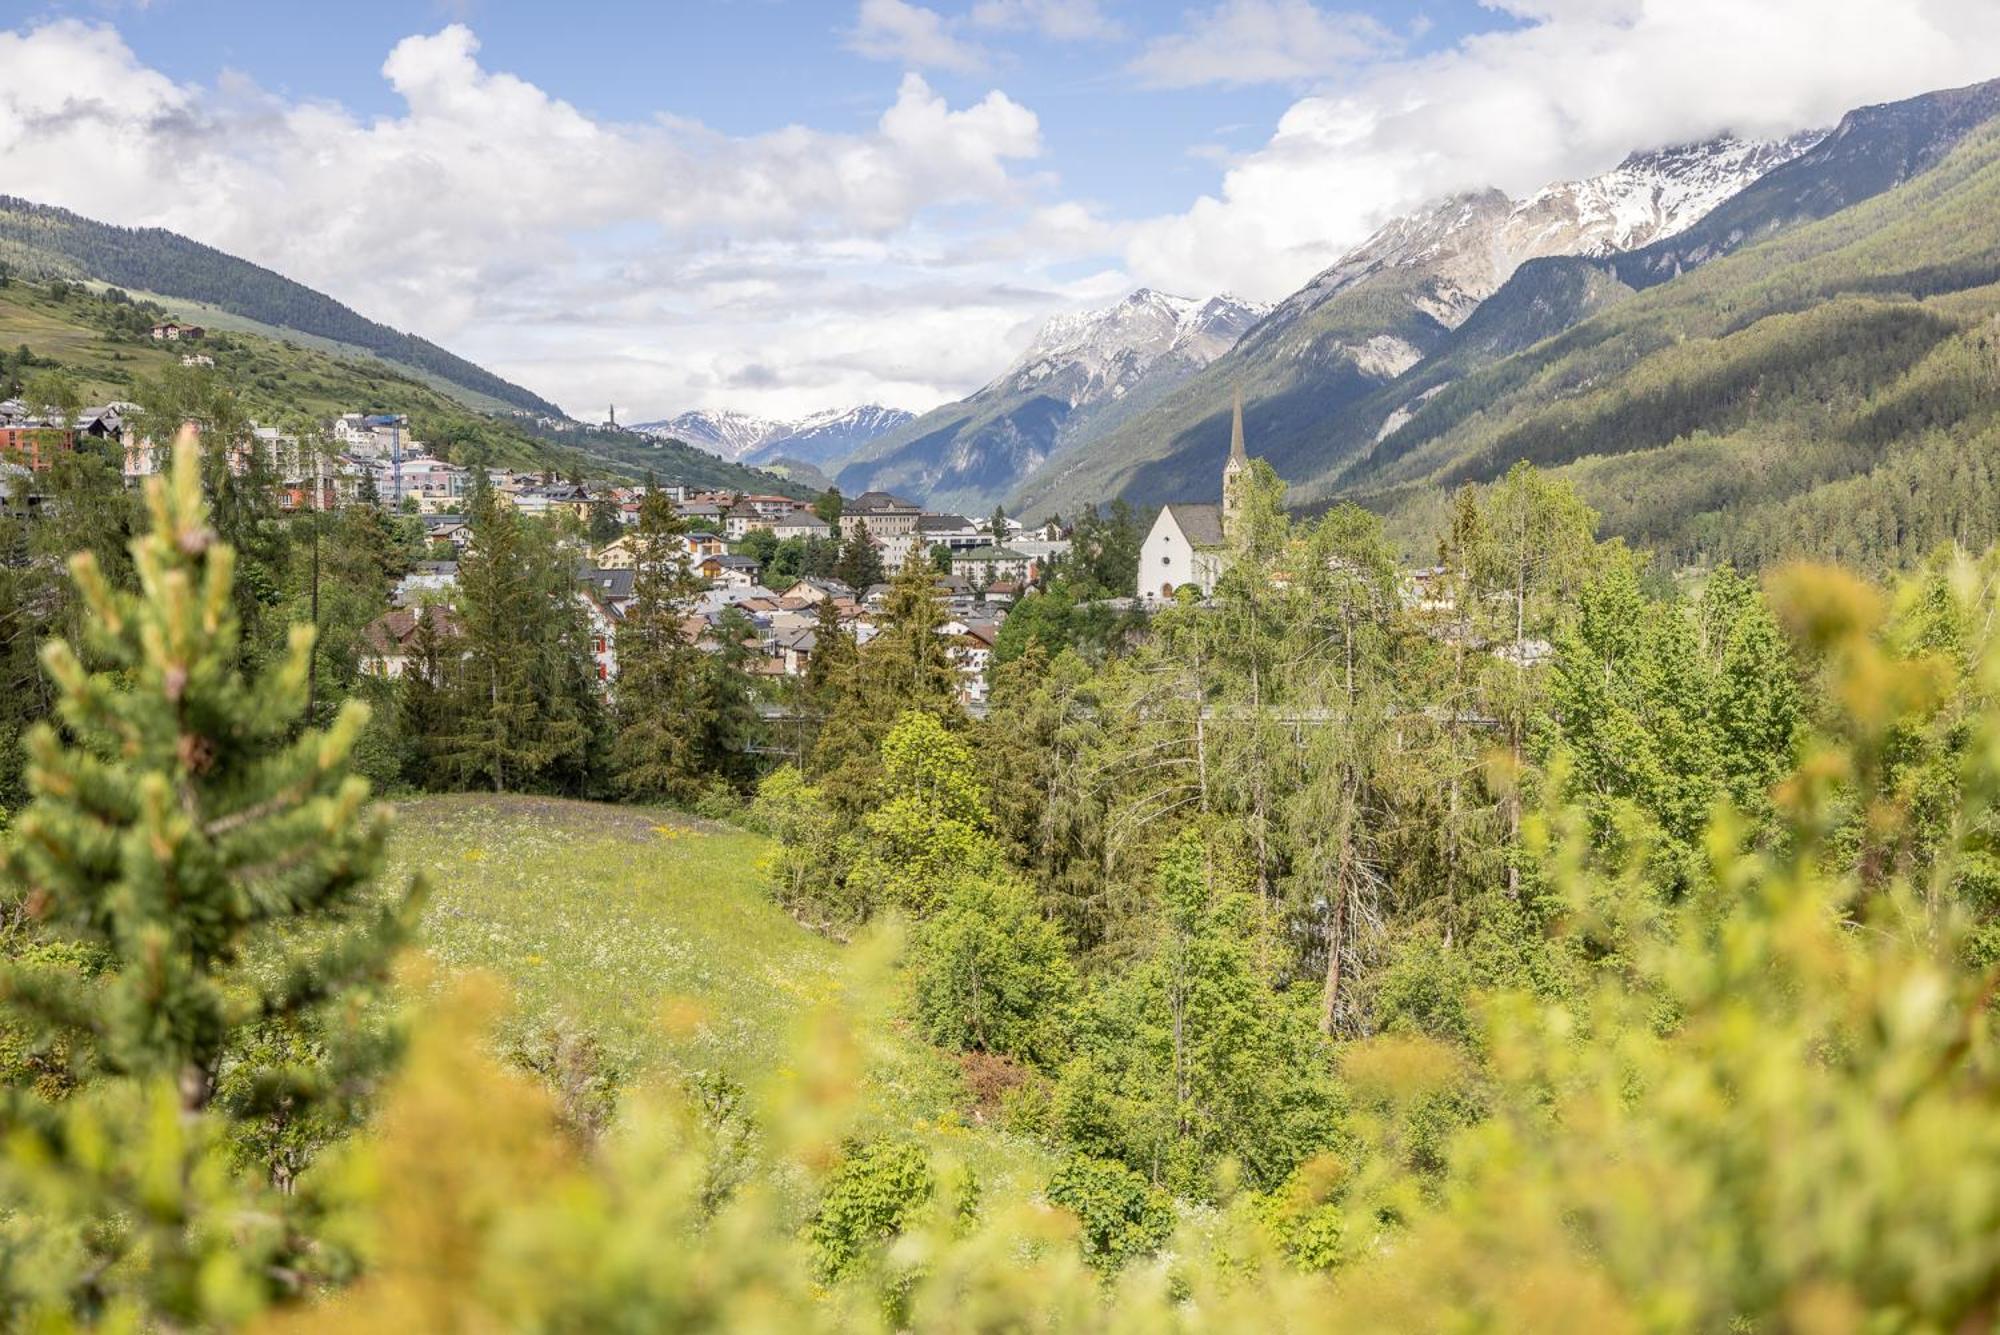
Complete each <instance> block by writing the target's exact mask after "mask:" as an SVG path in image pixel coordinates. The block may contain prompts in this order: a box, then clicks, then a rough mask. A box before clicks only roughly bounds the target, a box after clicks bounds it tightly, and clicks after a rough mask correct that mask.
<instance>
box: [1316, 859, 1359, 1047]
mask: <svg viewBox="0 0 2000 1335" xmlns="http://www.w3.org/2000/svg"><path fill="white" fill-rule="evenodd" d="M1353 865H1354V825H1353V822H1352V820H1351V819H1350V821H1349V823H1348V825H1347V828H1346V829H1345V830H1343V831H1342V833H1341V837H1340V865H1339V868H1338V870H1337V871H1336V872H1335V873H1334V886H1333V903H1332V904H1331V905H1330V906H1329V908H1330V909H1331V912H1330V914H1329V916H1328V921H1327V929H1326V986H1325V989H1324V991H1323V992H1322V993H1321V995H1320V1003H1319V1031H1320V1032H1321V1033H1322V1034H1328V1035H1331V1034H1332V1033H1333V1017H1334V1014H1335V1012H1336V1011H1337V1010H1338V1008H1339V1005H1340V952H1341V948H1342V947H1343V946H1345V945H1346V943H1347V887H1348V882H1349V879H1350V877H1351V875H1352V872H1353Z"/></svg>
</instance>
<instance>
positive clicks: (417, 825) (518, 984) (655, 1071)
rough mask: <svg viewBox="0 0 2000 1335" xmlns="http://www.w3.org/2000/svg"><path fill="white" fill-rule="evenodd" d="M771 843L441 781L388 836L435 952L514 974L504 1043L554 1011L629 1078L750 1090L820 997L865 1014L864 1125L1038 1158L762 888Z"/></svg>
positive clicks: (982, 1159) (551, 1020)
mask: <svg viewBox="0 0 2000 1335" xmlns="http://www.w3.org/2000/svg"><path fill="white" fill-rule="evenodd" d="M769 847H770V846H769V844H768V843H767V842H766V841H765V840H763V839H761V838H759V837H758V836H756V835H752V834H747V833H744V832H743V831H740V830H736V829H733V828H731V827H729V826H725V825H717V824H712V823H709V822H703V821H697V820H693V819H691V818H688V817H685V816H679V815H675V814H672V813H666V812H659V811H649V810H642V809H636V808H631V807H616V806H605V805H600V804H596V803H589V802H566V801H559V800H553V799H546V798H528V797H487V796H471V795H454V796H449V797H434V798H423V799H418V800H414V801H409V802H405V803H401V804H399V806H398V814H397V829H396V833H395V835H394V838H393V840H392V843H391V850H390V854H391V864H392V873H393V874H394V875H396V876H399V877H402V876H408V875H410V874H411V873H422V875H423V876H424V877H425V879H426V881H427V882H428V883H429V886H430V895H431V898H430V903H429V906H428V908H427V910H426V912H425V916H424V933H425V937H426V941H425V944H426V945H427V947H428V948H429V950H430V952H431V954H432V955H433V956H435V957H436V958H437V959H438V960H439V961H440V962H441V963H442V964H443V965H444V966H445V969H446V970H447V971H450V970H458V969H482V970H486V971H490V972H492V973H496V974H498V975H500V976H501V977H503V978H505V979H506V980H508V982H509V983H510V984H511V985H512V988H513V990H514V997H515V1002H516V1005H515V1010H514V1013H513V1014H512V1015H511V1016H510V1018H509V1019H508V1020H507V1021H506V1022H505V1030H504V1032H503V1033H502V1034H501V1035H500V1040H501V1041H502V1042H503V1043H514V1042H519V1041H522V1040H523V1039H532V1038H533V1037H534V1036H535V1035H537V1034H539V1033H541V1032H544V1031H545V1030H546V1029H547V1028H548V1027H549V1026H550V1025H553V1024H563V1025H567V1026H570V1027H572V1028H581V1029H583V1030H586V1031H588V1032H589V1033H590V1034H592V1035H594V1036H595V1037H596V1038H597V1039H598V1041H599V1042H600V1043H602V1044H603V1045H604V1047H605V1049H606V1051H607V1053H608V1054H609V1055H610V1056H611V1058H612V1059H613V1060H614V1061H615V1062H616V1063H618V1065H619V1066H620V1067H622V1068H624V1069H625V1070H626V1071H628V1072H629V1073H630V1075H631V1077H632V1078H633V1079H636V1080H644V1079H645V1078H646V1077H647V1076H649V1075H655V1076H657V1075H660V1074H667V1073H677V1074H687V1073H693V1072H721V1073H724V1074H727V1075H729V1076H731V1077H732V1078H734V1079H736V1080H738V1081H740V1082H741V1083H743V1084H744V1085H745V1086H746V1087H749V1088H751V1089H753V1090H754V1089H756V1088H758V1087H759V1082H763V1081H768V1080H773V1079H775V1080H787V1079H790V1078H792V1077H793V1070H792V1067H793V1066H794V1065H795V1064H796V1062H797V1059H798V1055H799V1048H798V1046H797V1043H798V1038H799V1035H800V1033H801V1030H802V1026H804V1025H805V1023H806V1022H807V1020H808V1018H809V1017H810V1016H811V1015H812V1014H813V1012H814V1011H815V1010H816V1009H817V1008H819V1007H820V1006H821V1005H822V1004H823V1003H828V1002H832V1003H834V1004H836V1005H838V1006H840V1007H842V1008H843V1009H844V1010H846V1011H848V1012H849V1014H850V1015H851V1018H852V1019H853V1021H854V1023H855V1025H856V1028H857V1030H858V1031H859V1037H860V1039H861V1043H860V1045H859V1046H860V1048H861V1050H862V1051H863V1053H864V1054H865V1057H864V1061H865V1065H866V1071H867V1075H866V1079H865V1081H864V1083H863V1087H862V1094H861V1107H862V1111H861V1120H862V1123H863V1125H864V1126H865V1127H866V1128H867V1129H870V1130H874V1131H881V1132H889V1133H895V1134H903V1135H912V1136H915V1137H917V1138H919V1139H922V1140H925V1141H927V1142H929V1143H932V1144H942V1143H948V1144H950V1145H951V1147H952V1148H953V1149H955V1150H956V1151H957V1152H958V1153H960V1154H961V1155H963V1156H964V1157H965V1159H966V1160H967V1161H968V1162H969V1163H971V1164H972V1165H973V1167H974V1168H975V1169H976V1170H977V1171H978V1172H979V1174H980V1176H981V1178H982V1179H983V1180H985V1181H987V1182H989V1183H994V1184H998V1183H1000V1182H1002V1181H1005V1180H1009V1179H1014V1178H1016V1177H1017V1176H1019V1175H1026V1176H1030V1177H1032V1176H1034V1175H1036V1174H1040V1173H1045V1172H1046V1165H1045V1163H1044V1162H1043V1160H1042V1156H1041V1155H1040V1154H1039V1152H1038V1151H1036V1150H1035V1148H1034V1147H1033V1146H1032V1145H1029V1144H1027V1143H1025V1142H1021V1141H1019V1140H1018V1139H1017V1138H1014V1137H1009V1136H1004V1135H1002V1134H1001V1133H999V1132H997V1131H995V1130H990V1129H988V1128H986V1127H981V1126H976V1125H974V1124H973V1122H972V1120H971V1119H970V1118H969V1116H968V1114H967V1112H966V1107H967V1100H966V1096H965V1090H964V1084H963V1081H962V1079H961V1077H960V1074H959V1071H958V1067H957V1065H956V1063H955V1062H953V1061H951V1060H950V1059H948V1058H947V1057H945V1056H944V1055H942V1054H940V1053H938V1052H936V1051H935V1050H934V1049H931V1048H930V1047H928V1046H927V1045H925V1044H923V1043H921V1042H920V1041H918V1040H917V1039H916V1038H915V1037H913V1036H911V1035H910V1034H908V1033H906V1032H904V1029H903V1026H902V1025H901V1023H900V1022H899V1021H897V1020H896V1019H895V1018H894V1017H893V1014H892V1013H890V1012H892V1011H893V1007H892V1006H890V1005H887V1004H885V1003H886V1002H888V1001H891V1000H892V998H886V997H882V996H881V995H880V989H876V988H869V987H867V986H865V985H860V984H858V983H857V980H856V979H855V978H854V977H853V976H852V975H853V970H852V968H851V967H850V964H851V958H850V957H851V955H852V954H853V952H852V950H851V948H848V947H842V946H839V945H836V944H834V943H832V942H830V941H827V940H825V939H823V938H821V937H818V936H815V935H813V934H812V933H810V932H807V931H806V930H804V929H803V928H801V927H799V926H798V925H797V924H796V923H794V922H793V921H792V920H791V919H790V918H789V917H787V916H786V915H785V914H784V913H783V912H782V911H780V910H779V909H778V908H777V907H776V906H775V905H774V904H773V903H772V902H771V901H770V899H769V897H768V896H767V895H766V894H765V892H764V880H763V873H762V872H761V870H760V869H759V865H758V864H759V861H760V859H761V858H762V857H763V856H764V855H765V854H766V853H767V852H768V851H769Z"/></svg>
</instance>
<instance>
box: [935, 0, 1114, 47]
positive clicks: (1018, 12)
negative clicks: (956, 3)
mask: <svg viewBox="0 0 2000 1335" xmlns="http://www.w3.org/2000/svg"><path fill="white" fill-rule="evenodd" d="M972 21H973V22H974V23H975V24H978V25H979V26H980V27H983V28H1032V29H1033V30H1034V31H1036V32H1038V33H1040V34H1041V35H1042V36H1044V37H1047V38H1049V39H1050V40H1052V41H1058V42H1076V41H1086V40H1089V39H1093V38H1105V37H1116V36H1117V35H1118V34H1119V33H1120V32H1121V31H1122V29H1121V27H1120V25H1119V24H1118V22H1117V21H1116V20H1114V19H1113V18H1112V17H1111V16H1110V15H1108V14H1106V13H1105V12H1104V9H1103V7H1102V6H1101V5H1100V4H1099V3H1098V0H978V3H977V4H975V5H973V7H972Z"/></svg>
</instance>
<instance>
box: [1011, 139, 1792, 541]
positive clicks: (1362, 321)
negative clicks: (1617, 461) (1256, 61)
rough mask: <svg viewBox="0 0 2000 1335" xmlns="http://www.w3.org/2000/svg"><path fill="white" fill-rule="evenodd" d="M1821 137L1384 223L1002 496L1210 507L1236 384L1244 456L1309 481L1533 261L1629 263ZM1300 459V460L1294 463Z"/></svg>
mask: <svg viewBox="0 0 2000 1335" xmlns="http://www.w3.org/2000/svg"><path fill="white" fill-rule="evenodd" d="M1817 138H1819V136H1818V135H1814V134H1806V135H1799V136H1795V137H1792V138H1789V139H1784V140H1778V141H1763V140H1749V139H1742V138H1738V137H1735V136H1722V137H1720V138H1717V139H1713V140H1710V141H1707V142H1705V143H1700V144H1692V145H1684V146H1680V147H1675V148H1667V149H1661V150H1657V151H1649V152H1643V153H1635V154H1633V155H1631V156H1630V157H1628V158H1626V160H1625V161H1624V162H1622V163H1620V164H1619V165H1618V166H1617V167H1614V168H1612V169H1611V170H1610V171H1607V172H1604V173H1602V174H1600V175H1597V176H1592V177H1587V178H1585V179H1582V180H1577V181H1565V182H1561V183H1558V184H1555V185H1551V186H1548V187H1546V188H1544V189H1542V190H1538V191H1536V192H1534V193H1533V194H1531V195H1529V196H1528V197H1526V198H1524V199H1515V198H1512V197H1511V196H1509V195H1508V194H1506V193H1505V192H1504V191H1501V190H1497V189H1486V190H1475V191H1468V192H1465V193H1463V194H1457V195H1452V196H1450V197H1448V198H1445V199H1440V200H1436V201H1434V202H1432V203H1430V204H1428V205H1426V206H1424V207H1422V208H1419V209H1417V210H1415V211H1413V212H1411V213H1408V214H1405V215H1403V216H1402V217H1399V218H1395V219H1392V220H1391V221H1389V222H1388V223H1386V224H1384V225H1383V226H1382V227H1380V228H1379V229H1377V231H1376V232H1375V234H1374V235H1372V236H1370V237H1369V238H1367V239H1366V240H1365V241H1363V242H1362V243H1361V244H1360V245H1358V246H1356V247H1355V248H1354V249H1353V250H1351V251H1349V252H1348V253H1347V254H1346V255H1343V256H1342V257H1341V258H1340V259H1339V260H1338V261H1337V262H1335V263H1334V264H1333V265H1331V266H1329V267H1328V268H1327V269H1325V270H1324V271H1322V272H1321V273H1320V274H1318V275H1317V276H1316V277H1314V278H1313V279H1312V281H1311V282H1309V283H1307V284H1306V285H1305V286H1304V287H1302V288H1300V289H1299V290H1298V291H1297V292H1294V293H1293V294H1292V295H1291V296H1289V297H1287V298H1285V299H1284V300H1283V301H1282V302H1280V303H1278V305H1277V306H1276V307H1275V308H1274V309H1273V310H1272V311H1271V313H1270V314H1269V316H1267V317H1266V318H1265V319H1263V320H1262V321H1260V322H1258V323H1257V324H1256V325H1255V326H1254V327H1252V328H1251V329H1250V330H1249V331H1248V332H1246V333H1245V334H1244V335H1243V336H1242V337H1241V338H1240V339H1239V340H1238V341H1237V342H1236V344H1235V346H1234V347H1233V348H1231V349H1230V350H1229V351H1228V352H1227V353H1225V354H1223V355H1222V356H1220V357H1218V358H1216V359H1215V360H1214V361H1212V362H1211V363H1210V364H1209V365H1208V366H1207V367H1206V368H1205V369H1203V370H1202V371H1200V372H1198V373H1196V374H1194V375H1192V376H1189V377H1187V378H1186V379H1185V383H1183V384H1182V385H1181V386H1180V387H1179V388H1178V389H1176V391H1175V392H1174V393H1173V394H1171V395H1170V396H1168V397H1166V398H1165V399H1162V400H1160V401H1158V402H1155V403H1153V404H1152V405H1151V406H1150V407H1149V408H1148V409H1147V410H1146V411H1143V412H1136V413H1127V414H1123V415H1121V416H1117V417H1107V418H1105V419H1103V420H1102V421H1101V422H1099V423H1097V424H1095V425H1094V427H1093V429H1090V430H1089V431H1088V432H1087V433H1078V434H1075V435H1072V437H1071V438H1070V439H1069V441H1068V442H1067V443H1068V448H1067V449H1065V451H1064V452H1063V453H1062V454H1061V456H1060V457H1059V458H1056V459H1055V460H1054V461H1053V462H1051V463H1049V464H1047V465H1045V466H1044V467H1042V468H1041V469H1040V470H1039V471H1038V473H1037V474H1036V475H1034V476H1032V477H1030V478H1028V479H1027V480H1026V481H1025V482H1024V483H1023V484H1021V485H1020V486H1019V487H1018V488H1017V489H1016V490H1015V491H1014V493H1013V494H1012V496H1011V497H1010V498H1009V499H1010V500H1011V502H1012V503H1013V504H1015V505H1017V506H1021V507H1027V508H1031V509H1032V508H1038V507H1048V508H1054V509H1059V510H1060V509H1063V508H1066V507H1071V506H1074V505H1075V504H1076V503H1077V502H1078V501H1079V499H1081V498H1088V497H1101V496H1107V495H1117V494H1125V495H1127V496H1129V497H1137V498H1140V499H1143V500H1146V501H1148V502H1151V501H1157V500H1162V499H1172V498H1176V497H1183V498H1194V499H1202V498H1206V497H1207V496H1209V495H1211V494H1213V493H1214V491H1215V489H1216V488H1217V487H1218V486H1219V485H1220V483H1219V478H1220V471H1219V470H1220V466H1221V452H1222V451H1223V450H1225V448H1226V445H1227V441H1228V411H1229V404H1230V401H1231V398H1232V396H1233V395H1234V394H1235V393H1236V392H1237V391H1239V390H1240V391H1242V392H1243V395H1244V398H1245V400H1246V402H1247V424H1248V426H1249V428H1250V434H1251V435H1252V437H1253V438H1254V440H1255V441H1256V443H1254V444H1253V445H1252V450H1253V452H1255V453H1261V454H1264V455H1265V456H1266V457H1269V458H1271V459H1272V460H1273V462H1274V463H1275V464H1277V465H1278V466H1279V471H1280V472H1281V473H1285V472H1286V471H1287V469H1290V474H1291V475H1298V474H1300V473H1302V472H1304V471H1305V469H1306V468H1307V467H1308V466H1310V467H1311V468H1312V469H1313V470H1315V471H1317V470H1319V469H1321V468H1323V467H1324V466H1325V460H1324V458H1323V457H1322V456H1323V455H1324V454H1325V453H1326V452H1327V451H1328V449H1329V448H1336V449H1337V448H1343V447H1342V446H1335V445H1334V443H1333V439H1332V438H1333V437H1334V436H1335V435H1337V434H1339V433H1341V432H1343V431H1345V430H1346V429H1347V427H1348V426H1349V419H1350V417H1351V416H1352V415H1353V414H1354V413H1355V412H1356V411H1357V409H1358V406H1359V405H1361V404H1363V403H1365V402H1367V401H1369V400H1370V399H1371V396H1373V395H1375V394H1376V393H1377V392H1378V391H1381V390H1383V389H1384V387H1386V386H1388V385H1390V384H1391V383H1397V382H1399V381H1400V379H1401V378H1402V377H1404V376H1409V375H1418V374H1421V372H1420V371H1419V368H1422V367H1426V366H1428V365H1429V364H1430V359H1431V358H1433V357H1434V356H1435V355H1436V354H1437V353H1438V352H1439V351H1440V350H1441V349H1443V348H1445V347H1447V346H1449V344H1450V342H1451V340H1452V338H1453V336H1454V334H1455V332H1456V331H1457V330H1458V329H1459V328H1460V326H1462V325H1464V324H1465V323H1466V321H1467V320H1468V318H1469V317H1471V316H1472V314H1473V312H1474V311H1476V310H1478V309H1479V307H1480V305H1481V303H1482V302H1484V301H1486V300H1487V298H1489V297H1491V296H1492V295H1493V294H1494V293H1495V292H1497V291H1499V290H1500V289H1501V287H1502V286H1503V285H1504V284H1506V283H1507V281H1508V280H1509V279H1510V278H1511V277H1513V275H1514V274H1515V272H1516V271H1517V270H1519V269H1520V268H1521V267H1522V266H1523V265H1524V264H1526V263H1527V262H1528V261H1530V260H1536V259H1545V258H1548V257H1554V256H1601V255H1606V254H1616V253H1623V252H1625V251H1626V250H1627V248H1630V247H1634V246H1645V245H1648V244H1650V243H1653V242H1656V241H1658V240H1660V239H1661V238H1663V237H1670V236H1673V235H1675V234H1676V233H1678V232H1680V231H1682V230H1683V229H1687V228H1690V227H1693V226H1694V225H1695V224H1696V223H1697V222H1699V220H1700V219H1701V218H1702V217H1703V216H1704V215H1705V214H1707V213H1708V212H1710V211H1711V210H1713V209H1714V208H1715V207H1716V205H1717V204H1718V203H1720V202H1721V201H1723V200H1725V199H1728V198H1730V197H1732V196H1734V195H1735V194H1736V193H1737V192H1739V191H1740V190H1742V189H1743V188H1744V187H1745V186H1747V185H1748V184H1750V183H1751V182H1752V181H1754V180H1757V179H1759V178H1760V177H1762V176H1763V175H1765V174H1766V173H1768V172H1770V171H1772V170H1773V169H1775V168H1778V167H1779V166H1781V165H1782V164H1784V163H1786V162H1788V161H1791V160H1793V159H1794V158H1796V157H1797V156H1798V155H1799V154H1801V153H1803V152H1805V151H1806V150H1807V149H1808V148H1810V147H1811V146H1812V144H1813V143H1814V142H1815V140H1816V139H1817ZM1424 388H1428V386H1425V387H1424ZM1397 410H1403V411H1405V412H1406V413H1407V412H1408V411H1411V410H1413V409H1412V408H1411V407H1410V406H1408V405H1406V404H1405V403H1402V402H1398V403H1393V404H1390V405H1388V406H1387V407H1384V408H1382V409H1381V412H1380V413H1379V414H1378V415H1376V416H1375V417H1374V418H1373V420H1372V421H1371V422H1370V423H1369V425H1368V428H1367V432H1366V434H1365V435H1364V436H1363V437H1362V439H1363V440H1364V441H1366V440H1368V439H1372V436H1373V433H1374V432H1375V430H1376V429H1377V428H1378V427H1379V426H1380V425H1381V423H1382V421H1383V419H1384V418H1386V417H1389V416H1391V415H1392V413H1393V412H1395V411H1397ZM1346 448H1351V447H1346ZM1294 453H1296V454H1298V455H1299V456H1301V458H1300V460H1299V462H1298V464H1296V465H1295V464H1294V463H1293V460H1292V457H1291V456H1292V455H1293V454H1294ZM1305 456H1310V458H1309V459H1308V458H1306V457H1305Z"/></svg>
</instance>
